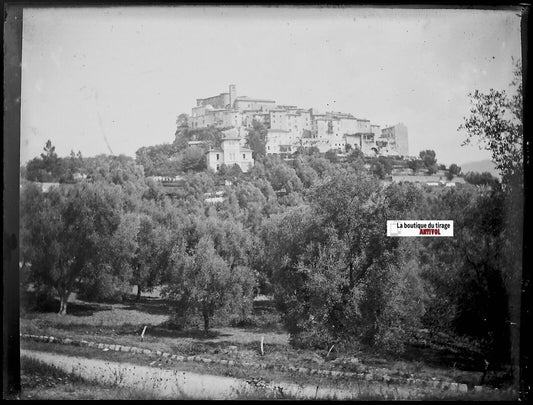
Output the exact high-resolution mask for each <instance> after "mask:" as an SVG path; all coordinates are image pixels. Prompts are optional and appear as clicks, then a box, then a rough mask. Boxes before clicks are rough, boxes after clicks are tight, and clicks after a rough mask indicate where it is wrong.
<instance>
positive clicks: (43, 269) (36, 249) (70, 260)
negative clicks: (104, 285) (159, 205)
mask: <svg viewBox="0 0 533 405" xmlns="http://www.w3.org/2000/svg"><path fill="white" fill-rule="evenodd" d="M121 206H122V197H121V190H120V187H118V186H104V185H102V184H98V185H96V184H89V183H80V184H74V185H67V186H61V187H57V188H52V189H50V190H49V191H48V192H46V193H43V192H41V191H40V190H39V189H38V188H36V187H32V186H28V187H27V188H25V189H23V190H22V194H21V211H20V212H21V228H22V229H23V230H24V231H23V232H22V236H23V238H22V240H21V246H23V247H22V249H21V252H22V258H23V260H24V261H25V262H27V263H30V264H31V269H32V274H31V281H32V282H34V283H35V284H37V285H38V286H42V287H45V288H46V287H48V288H55V290H56V292H57V294H58V296H59V299H60V309H59V314H60V315H64V314H66V312H67V300H68V297H69V295H70V293H71V292H72V291H73V289H74V288H75V286H76V283H77V282H78V281H79V280H80V277H82V276H83V275H84V274H87V272H91V271H97V270H99V269H101V268H102V266H104V265H106V264H108V263H110V258H112V256H113V254H114V253H111V252H110V251H109V249H108V246H109V241H110V240H111V239H112V238H113V235H114V233H115V231H116V230H117V228H118V227H119V224H120V221H121V215H120V213H121Z"/></svg>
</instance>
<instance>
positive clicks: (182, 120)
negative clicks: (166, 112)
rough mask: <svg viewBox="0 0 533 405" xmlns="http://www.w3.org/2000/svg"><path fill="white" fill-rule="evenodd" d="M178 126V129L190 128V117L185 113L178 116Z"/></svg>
mask: <svg viewBox="0 0 533 405" xmlns="http://www.w3.org/2000/svg"><path fill="white" fill-rule="evenodd" d="M176 126H177V127H178V128H180V127H188V126H189V115H188V114H185V113H182V114H180V115H178V117H177V118H176Z"/></svg>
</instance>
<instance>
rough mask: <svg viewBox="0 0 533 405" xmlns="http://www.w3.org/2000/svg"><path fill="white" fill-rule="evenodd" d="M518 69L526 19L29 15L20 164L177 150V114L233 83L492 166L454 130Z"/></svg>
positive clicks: (316, 13) (113, 11)
mask: <svg viewBox="0 0 533 405" xmlns="http://www.w3.org/2000/svg"><path fill="white" fill-rule="evenodd" d="M512 57H514V58H515V59H520V57H521V41H520V17H519V11H517V10H505V11H503V10H502V11H493V10H468V9H458V10H435V9H430V10H422V9H387V8H356V7H353V8H352V7H349V8H303V7H293V8H285V7H284V8H280V7H268V8H267V7H239V8H236V7H229V6H222V7H209V8H206V7H111V8H105V7H100V8H68V9H67V8H65V9H61V8H43V9H38V8H34V9H31V8H28V9H25V10H24V18H23V52H22V111H21V114H22V122H21V163H22V164H24V163H26V162H27V161H28V160H30V159H32V158H33V157H36V156H39V154H40V153H41V152H42V148H43V146H44V144H45V143H46V141H47V140H48V139H50V140H51V141H52V143H53V144H54V145H55V146H56V151H57V153H58V154H59V156H67V155H68V154H69V153H70V151H71V150H74V151H75V152H77V151H78V150H79V151H81V152H82V154H83V155H84V156H94V155H96V154H100V153H106V154H109V153H110V149H111V150H112V152H113V154H126V155H129V156H135V151H136V150H137V149H139V148H140V147H142V146H149V145H156V144H161V143H171V142H172V141H173V140H174V132H175V130H176V117H177V115H179V114H180V113H187V114H191V108H192V107H193V106H195V105H196V98H205V97H209V96H213V95H217V94H219V93H223V92H227V91H228V85H229V84H230V83H233V84H236V85H237V95H239V96H243V95H246V96H250V97H260V98H269V99H273V100H276V101H277V102H278V103H280V104H290V105H297V106H299V107H302V108H311V107H313V108H317V109H318V110H320V111H323V112H325V111H340V112H347V113H352V114H353V115H355V116H356V117H358V118H366V119H369V120H370V121H371V123H372V124H378V125H381V126H382V127H384V126H385V125H394V124H396V123H398V122H403V123H404V124H405V125H407V127H408V131H409V153H410V154H411V155H418V152H419V151H420V150H422V149H433V150H435V152H436V154H437V160H438V162H439V163H445V164H450V163H454V162H455V163H458V164H461V163H465V162H472V161H477V160H482V159H487V158H489V157H490V155H489V153H488V152H486V151H481V150H479V149H478V147H477V146H470V147H466V146H465V147H461V142H462V141H463V140H464V139H465V135H464V134H461V133H459V132H458V131H457V128H458V127H459V125H460V124H461V122H462V117H464V116H465V115H467V114H468V111H469V99H468V97H467V95H468V93H469V92H472V91H474V90H475V89H479V90H481V91H488V90H489V89H490V88H495V89H506V88H508V85H509V83H510V82H511V81H512V78H513V62H512ZM107 144H108V145H109V146H108V145H107ZM109 148H110V149H109Z"/></svg>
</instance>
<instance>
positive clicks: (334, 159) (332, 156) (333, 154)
mask: <svg viewBox="0 0 533 405" xmlns="http://www.w3.org/2000/svg"><path fill="white" fill-rule="evenodd" d="M324 157H325V158H326V159H328V160H329V161H330V162H331V163H338V162H339V157H338V156H337V151H336V150H334V149H330V150H328V151H327V152H326V153H325V154H324Z"/></svg>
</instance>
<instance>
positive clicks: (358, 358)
mask: <svg viewBox="0 0 533 405" xmlns="http://www.w3.org/2000/svg"><path fill="white" fill-rule="evenodd" d="M57 307H58V303H57V302H50V303H48V304H47V305H42V306H40V307H39V310H28V309H26V310H23V311H22V315H21V333H22V334H32V335H46V336H53V337H55V338H59V339H61V338H70V339H75V340H85V341H88V342H95V343H107V344H113V345H122V346H135V347H139V348H146V349H150V350H151V351H152V352H154V353H155V352H157V351H160V352H166V353H172V354H176V355H181V356H195V355H201V356H202V357H203V358H207V359H213V360H215V359H226V360H228V361H231V360H233V361H234V362H235V363H236V364H239V366H238V367H229V366H227V365H220V364H216V363H212V364H202V363H198V362H183V363H180V364H175V363H172V362H169V361H165V360H164V359H157V358H156V359H155V360H154V358H152V357H146V356H142V355H139V354H134V353H122V352H114V351H103V350H100V349H97V348H95V347H79V346H64V345H60V344H50V343H41V342H34V341H28V340H22V341H21V347H22V348H25V349H30V350H40V351H52V352H55V353H62V354H66V355H73V356H81V357H85V358H91V359H103V360H110V361H111V360H112V361H117V362H129V363H133V364H139V365H144V366H147V365H149V366H153V367H163V368H165V367H166V368H179V369H180V370H183V371H190V372H194V373H199V374H210V375H220V376H232V377H237V378H242V379H250V378H252V377H253V378H254V379H258V380H261V381H266V382H270V383H272V384H275V383H293V384H300V385H313V386H317V387H318V386H320V387H330V388H334V389H340V390H343V389H344V390H354V389H357V390H359V392H360V393H361V398H370V399H389V398H391V399H392V398H394V396H395V395H393V394H390V392H392V391H391V389H390V387H389V385H390V384H381V383H380V384H381V385H379V384H378V385H376V383H375V382H374V381H372V382H366V381H360V380H357V381H354V380H353V379H350V378H341V377H335V376H332V375H307V374H302V373H300V372H297V371H295V370H296V369H300V368H303V369H307V370H309V369H321V370H331V371H344V372H346V371H348V372H355V373H364V374H365V375H372V376H374V379H375V378H376V377H380V376H388V377H390V378H392V379H395V378H396V381H397V383H396V385H398V387H401V386H402V384H399V383H398V382H399V381H407V380H409V381H413V380H425V381H445V382H446V381H447V382H455V383H463V384H466V385H467V386H468V392H452V391H448V390H440V389H430V388H424V389H420V388H418V387H414V386H413V387H411V386H410V385H409V386H408V384H407V382H406V383H405V384H404V385H405V387H407V389H408V390H409V393H408V394H406V395H407V398H409V397H411V398H413V399H423V398H429V399H454V398H455V399H457V398H458V399H483V398H484V399H514V398H515V396H514V395H513V393H512V392H510V391H508V390H507V389H506V385H505V381H506V380H505V374H504V372H499V373H495V372H492V373H489V374H488V375H487V376H486V378H485V386H484V387H483V389H481V387H479V384H480V381H481V379H482V375H483V369H482V368H480V367H479V363H480V359H478V358H476V354H475V352H474V351H469V350H468V349H467V348H463V349H461V347H462V346H461V345H460V344H456V345H452V346H446V345H445V344H443V343H442V342H441V343H440V346H439V345H437V344H435V343H433V344H429V343H426V344H420V342H418V343H417V344H413V345H410V346H409V347H408V349H407V351H406V353H405V354H404V355H403V356H401V357H396V358H393V357H388V358H387V357H383V356H379V355H377V354H376V353H372V352H371V351H369V350H367V349H364V348H361V350H360V351H358V352H356V353H354V352H351V353H345V352H339V351H336V350H331V351H329V348H324V349H323V350H317V351H311V350H297V349H294V348H292V347H291V346H290V345H289V336H288V334H287V333H286V332H285V331H284V329H283V327H282V325H281V322H280V319H279V316H278V315H277V313H276V311H275V310H274V308H273V305H272V303H271V302H270V301H256V302H255V305H254V307H255V308H254V316H253V318H252V319H253V322H251V324H250V325H247V326H241V327H236V326H235V327H230V326H217V325H216V324H215V326H214V327H213V329H212V330H210V331H209V333H207V334H206V333H204V331H203V330H200V329H191V330H176V329H175V328H173V327H172V325H171V324H170V323H169V322H168V321H169V319H170V315H171V313H170V311H171V308H172V306H171V305H170V303H168V302H165V301H164V300H163V299H161V298H159V297H157V296H152V297H143V299H142V300H141V301H140V302H136V301H135V300H134V297H133V296H132V297H131V300H127V301H125V302H122V303H109V304H100V303H91V302H84V301H81V300H77V299H75V298H74V299H72V302H70V303H69V308H68V312H69V315H66V316H63V317H60V316H58V315H57V314H56V313H55V311H56V309H57ZM145 326H146V331H145V334H144V337H143V338H142V339H141V333H142V331H143V329H144V327H145ZM261 339H263V341H264V345H263V350H264V353H263V354H261V344H260V342H261ZM428 340H431V339H428ZM441 340H442V339H441ZM328 351H329V354H328ZM421 359H424V360H425V361H422V360H421ZM255 363H262V364H263V365H264V367H263V368H259V369H258V368H256V367H252V365H253V364H255ZM243 364H244V365H243ZM279 365H285V366H289V367H294V370H292V371H287V370H286V369H279V368H277V366H279ZM476 366H478V367H477V368H476ZM26 368H27V367H26ZM23 370H24V363H23ZM30 370H32V368H31V367H30ZM50 375H53V374H50ZM23 376H24V374H23ZM378 380H379V381H381V379H380V378H378ZM26 381H27V380H26ZM36 381H39V380H36ZM43 381H45V380H43ZM66 381H70V380H68V379H67V380H66ZM56 383H57V381H56ZM69 383H71V384H79V385H80V389H76V390H74V389H72V388H68V387H64V384H63V383H62V384H59V386H60V387H63V389H61V390H60V391H61V393H60V394H57V395H59V397H61V398H63V397H68V396H69V392H72V393H73V392H75V394H73V396H74V397H75V398H79V396H80V395H81V396H83V394H82V393H83V392H87V395H91V392H92V393H93V394H94V393H95V392H97V391H98V394H97V396H99V397H102V398H105V397H106V395H109V397H117V398H132V397H127V395H133V396H136V395H138V396H142V395H146V394H142V395H141V394H139V393H130V392H129V391H128V393H126V392H125V391H123V390H122V391H121V389H119V388H117V387H114V388H109V387H103V388H102V389H100V388H99V389H98V390H91V389H90V384H89V383H87V382H83V381H82V380H79V379H74V381H72V382H69ZM24 384H25V380H24V378H23V388H24V393H23V395H28V394H29V395H33V394H32V392H33V391H32V390H33V389H34V388H35V387H33V386H31V385H30V386H27V385H26V386H25V385H24ZM87 384H89V386H87ZM385 385H387V387H388V388H387V389H388V391H387V392H388V393H389V394H385V393H384V392H385V391H384V390H383V387H382V386H385ZM57 386H58V385H57V384H56V387H55V388H53V390H57ZM476 386H477V387H476ZM405 387H404V389H405ZM474 387H476V389H475V390H474ZM41 388H43V389H44V391H43V393H44V392H47V391H46V390H48V388H47V387H46V385H44V386H43V387H41ZM85 388H87V390H86V391H84V390H85ZM51 392H52V393H53V392H55V391H51ZM42 395H44V394H42ZM42 395H41V397H42ZM54 395H55V394H54ZM94 395H96V394H94ZM406 395H405V393H404V394H403V397H405V396H406ZM125 396H126V397H125Z"/></svg>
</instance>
